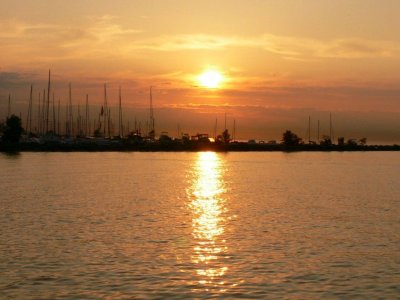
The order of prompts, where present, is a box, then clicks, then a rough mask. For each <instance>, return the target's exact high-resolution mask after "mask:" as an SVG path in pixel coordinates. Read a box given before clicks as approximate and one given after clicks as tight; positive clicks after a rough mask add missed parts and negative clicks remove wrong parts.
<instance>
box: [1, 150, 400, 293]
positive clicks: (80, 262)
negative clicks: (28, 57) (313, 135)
mask: <svg viewBox="0 0 400 300" xmlns="http://www.w3.org/2000/svg"><path fill="white" fill-rule="evenodd" d="M0 188H1V189H0V191H1V194H0V230H1V231H0V233H1V235H0V298H2V299H7V298H9V299H59V298H68V299H99V298H102V299H103V298H108V299H119V298H121V299H129V298H138V299H141V298H167V299H170V298H182V299H188V298H208V297H226V298H241V297H242V298H260V299H265V298H289V299H290V298H292V299H320V298H360V299H365V298H399V297H400V154H399V153H398V152H397V153H394V152H385V153H383V152H374V153H372V152H369V153H362V152H358V153H327V152H323V153H228V154H216V153H213V152H203V153H22V154H20V155H15V156H10V155H4V154H0Z"/></svg>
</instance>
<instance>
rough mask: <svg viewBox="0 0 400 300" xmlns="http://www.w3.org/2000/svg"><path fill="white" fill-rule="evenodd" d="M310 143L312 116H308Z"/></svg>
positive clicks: (309, 139) (309, 140)
mask: <svg viewBox="0 0 400 300" xmlns="http://www.w3.org/2000/svg"><path fill="white" fill-rule="evenodd" d="M308 143H309V144H310V143H311V116H308Z"/></svg>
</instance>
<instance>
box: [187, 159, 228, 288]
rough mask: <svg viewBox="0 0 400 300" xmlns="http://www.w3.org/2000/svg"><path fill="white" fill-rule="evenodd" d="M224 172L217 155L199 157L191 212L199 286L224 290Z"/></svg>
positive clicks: (193, 255)
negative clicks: (219, 287)
mask: <svg viewBox="0 0 400 300" xmlns="http://www.w3.org/2000/svg"><path fill="white" fill-rule="evenodd" d="M222 172H223V171H222V166H221V160H220V158H219V157H218V155H217V154H216V153H214V152H201V153H199V154H198V158H197V161H196V165H195V178H194V181H193V184H192V189H191V198H192V201H191V202H190V209H191V211H192V214H193V218H192V235H193V237H194V239H195V243H196V245H195V247H194V248H193V254H192V259H191V260H192V263H194V264H195V265H196V273H197V275H198V277H199V279H198V283H199V284H202V285H207V286H210V285H211V286H222V287H223V285H224V280H223V276H224V274H225V273H226V272H227V271H228V267H227V266H226V265H224V262H223V261H221V256H222V255H224V253H226V252H227V247H226V241H225V240H224V239H223V238H221V235H223V233H224V226H225V217H224V215H225V213H226V207H225V199H224V198H223V192H224V185H223V180H222V178H221V177H222V175H223V174H222ZM222 290H223V289H222Z"/></svg>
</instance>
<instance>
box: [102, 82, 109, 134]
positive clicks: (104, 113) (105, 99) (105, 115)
mask: <svg viewBox="0 0 400 300" xmlns="http://www.w3.org/2000/svg"><path fill="white" fill-rule="evenodd" d="M107 113H108V108H107V85H106V84H104V109H103V121H104V123H103V124H104V128H103V135H104V137H106V124H107V121H108V118H107ZM108 133H109V134H110V131H108Z"/></svg>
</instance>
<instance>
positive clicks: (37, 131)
mask: <svg viewBox="0 0 400 300" xmlns="http://www.w3.org/2000/svg"><path fill="white" fill-rule="evenodd" d="M40 99H41V95H40V92H39V98H38V100H39V101H38V115H37V130H36V134H38V135H39V134H40Z"/></svg>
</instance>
